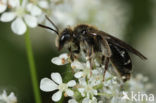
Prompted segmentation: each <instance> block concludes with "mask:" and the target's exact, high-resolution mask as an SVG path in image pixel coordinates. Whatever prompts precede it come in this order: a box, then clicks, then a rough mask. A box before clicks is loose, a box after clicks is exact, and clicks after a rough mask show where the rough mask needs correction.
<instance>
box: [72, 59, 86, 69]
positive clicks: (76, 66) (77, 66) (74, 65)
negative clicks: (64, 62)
mask: <svg viewBox="0 0 156 103" xmlns="http://www.w3.org/2000/svg"><path fill="white" fill-rule="evenodd" d="M71 67H72V68H73V69H84V68H85V67H84V65H83V64H82V63H81V62H79V61H77V60H75V61H74V62H72V63H71Z"/></svg>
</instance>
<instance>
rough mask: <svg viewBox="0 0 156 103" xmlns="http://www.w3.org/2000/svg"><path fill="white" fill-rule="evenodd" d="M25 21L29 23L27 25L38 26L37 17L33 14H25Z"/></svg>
mask: <svg viewBox="0 0 156 103" xmlns="http://www.w3.org/2000/svg"><path fill="white" fill-rule="evenodd" d="M24 19H25V22H26V23H27V25H28V26H29V27H31V28H34V27H36V26H37V19H36V17H34V16H31V15H25V16H24Z"/></svg>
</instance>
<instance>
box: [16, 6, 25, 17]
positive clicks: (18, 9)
mask: <svg viewBox="0 0 156 103" xmlns="http://www.w3.org/2000/svg"><path fill="white" fill-rule="evenodd" d="M16 14H17V16H23V15H24V14H25V10H24V8H23V7H18V8H17V9H16Z"/></svg>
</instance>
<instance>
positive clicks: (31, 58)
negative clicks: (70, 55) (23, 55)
mask: <svg viewBox="0 0 156 103" xmlns="http://www.w3.org/2000/svg"><path fill="white" fill-rule="evenodd" d="M25 44H26V50H27V56H28V62H29V68H30V75H31V79H32V86H33V92H34V97H35V103H42V102H41V96H40V90H39V84H38V81H37V73H36V67H35V62H34V56H33V51H32V47H31V41H30V35H29V30H28V28H27V31H26V33H25Z"/></svg>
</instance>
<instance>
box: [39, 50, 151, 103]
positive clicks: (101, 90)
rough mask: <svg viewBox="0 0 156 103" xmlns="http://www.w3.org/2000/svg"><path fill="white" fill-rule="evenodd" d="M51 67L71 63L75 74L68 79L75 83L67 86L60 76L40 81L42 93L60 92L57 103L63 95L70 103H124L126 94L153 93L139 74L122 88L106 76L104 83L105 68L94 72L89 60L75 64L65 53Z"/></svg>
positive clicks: (111, 77) (119, 82) (54, 60)
mask: <svg viewBox="0 0 156 103" xmlns="http://www.w3.org/2000/svg"><path fill="white" fill-rule="evenodd" d="M52 63H54V64H56V65H65V64H68V63H69V64H70V65H71V69H72V71H73V73H69V74H68V75H69V76H71V77H72V76H74V78H73V80H69V82H67V83H63V81H62V77H61V75H60V73H52V74H51V79H48V78H43V79H42V80H41V82H40V89H41V90H42V91H45V92H50V91H54V90H58V91H57V92H56V93H55V94H53V96H52V100H53V101H55V102H58V101H59V100H60V99H61V97H62V93H64V96H65V97H70V98H71V99H70V100H69V101H68V103H104V102H106V103H116V101H120V102H121V103H124V102H125V101H122V99H121V97H122V96H123V94H122V93H123V91H136V92H137V91H140V92H146V90H149V89H150V85H149V84H146V82H147V78H146V77H143V76H142V75H140V74H139V75H137V76H136V78H132V79H131V80H130V81H127V82H126V83H124V84H123V83H122V82H121V81H119V78H118V77H116V76H114V75H112V74H111V73H109V72H106V75H105V78H104V80H103V68H102V67H101V66H100V65H99V64H98V63H96V66H95V67H94V69H93V70H91V69H90V64H89V62H88V61H87V60H86V61H83V62H82V61H80V60H74V61H73V62H72V61H70V58H69V56H68V54H66V53H64V54H61V55H60V56H59V57H54V58H53V59H52ZM109 69H111V67H110V68H109ZM68 75H67V76H68ZM129 102H131V101H129Z"/></svg>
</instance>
